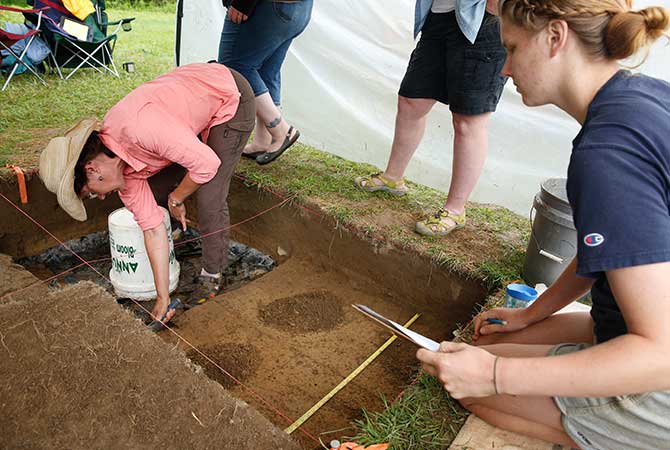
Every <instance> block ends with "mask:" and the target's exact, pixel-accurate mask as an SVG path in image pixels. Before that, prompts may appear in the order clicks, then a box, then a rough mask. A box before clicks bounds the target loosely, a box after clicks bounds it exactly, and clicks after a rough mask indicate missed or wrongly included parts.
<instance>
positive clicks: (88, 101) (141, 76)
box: [0, 5, 175, 166]
mask: <svg viewBox="0 0 670 450" xmlns="http://www.w3.org/2000/svg"><path fill="white" fill-rule="evenodd" d="M12 6H16V7H19V8H25V5H12ZM174 10H175V8H174V6H172V7H169V8H167V7H166V8H163V9H160V10H159V9H154V10H150V9H143V10H139V11H138V10H135V11H131V10H118V9H109V8H108V10H107V12H108V15H109V20H110V21H112V20H118V19H121V18H125V17H135V18H136V19H135V21H133V23H132V24H133V29H132V31H129V32H124V31H119V37H118V40H117V45H116V50H115V51H114V61H115V62H116V65H117V68H118V70H119V74H120V75H121V79H116V78H114V77H113V76H112V75H110V74H101V73H98V72H96V71H95V70H93V69H86V70H81V71H80V72H79V73H75V74H74V75H73V76H72V78H70V79H69V80H67V81H62V80H60V79H59V78H58V75H57V74H56V73H54V74H49V75H47V77H46V80H47V82H48V83H49V85H48V86H44V85H42V84H41V83H40V82H39V81H37V80H36V79H35V77H33V76H32V75H30V74H22V75H19V76H15V77H14V78H13V79H12V81H11V83H10V84H9V87H8V88H7V90H5V91H4V92H0V102H1V104H2V108H0V165H1V166H4V165H5V164H7V163H9V162H12V163H17V164H21V163H25V161H26V158H28V157H29V156H28V155H26V154H25V152H26V151H29V152H30V151H32V150H34V147H35V146H36V144H37V143H46V142H47V141H48V138H49V137H51V136H53V135H57V134H58V133H57V131H58V130H63V131H64V130H65V129H66V127H67V125H68V124H74V123H75V122H77V121H78V120H79V119H81V118H83V117H90V116H95V117H98V118H100V119H102V117H103V116H104V115H105V112H106V111H107V110H108V109H109V108H110V107H111V106H113V105H114V104H115V103H116V102H118V101H119V100H120V99H121V98H122V97H123V96H124V95H126V94H127V93H128V92H130V91H131V90H132V89H134V88H135V87H137V86H139V85H140V84H142V83H144V82H145V81H149V80H151V79H153V78H155V77H156V76H157V75H158V74H160V73H164V72H166V71H168V70H169V69H170V68H171V67H172V66H173V64H174V56H173V55H174V28H175V13H174ZM22 18H23V16H21V15H17V14H11V15H10V14H4V15H0V22H4V21H12V22H17V21H21V19H22ZM125 61H133V62H134V63H135V73H132V74H129V73H126V72H124V71H123V69H122V67H121V64H122V63H123V62H125ZM3 83H4V81H3Z"/></svg>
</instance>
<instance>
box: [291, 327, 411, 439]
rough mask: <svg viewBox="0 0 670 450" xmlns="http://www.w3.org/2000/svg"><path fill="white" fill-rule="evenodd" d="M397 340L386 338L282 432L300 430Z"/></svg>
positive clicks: (395, 337) (393, 337)
mask: <svg viewBox="0 0 670 450" xmlns="http://www.w3.org/2000/svg"><path fill="white" fill-rule="evenodd" d="M419 316H420V314H414V317H412V318H411V319H409V320H408V321H407V323H406V324H405V325H404V326H405V328H407V327H409V326H410V325H412V324H413V323H414V321H416V319H418V318H419ZM397 338H398V336H396V335H393V336H391V337H390V338H388V340H387V341H386V342H384V344H383V345H382V346H381V347H379V348H378V349H377V351H375V352H374V353H373V354H372V355H370V356H369V357H368V359H366V360H365V361H363V363H362V364H361V365H360V366H358V367H357V368H356V369H354V371H353V372H351V373H350V374H349V375H347V377H346V378H345V379H344V380H342V381H341V382H340V384H338V385H337V386H335V387H334V388H333V390H332V391H330V392H329V393H327V394H326V395H325V396H324V397H323V398H322V399H321V400H319V401H318V403H317V404H316V405H314V406H312V407H311V408H310V409H309V410H308V411H307V412H306V413H305V414H303V415H302V417H300V418H299V419H298V420H296V421H295V422H293V423H292V424H291V426H289V427H288V428H286V429H285V430H284V431H285V432H286V433H287V434H291V433H293V432H294V431H295V430H297V429H298V428H300V425H302V424H303V423H305V422H306V421H307V419H309V418H310V417H312V415H313V414H314V413H315V412H317V411H318V410H319V408H321V407H322V406H323V405H324V404H325V403H326V402H327V401H328V400H330V399H331V398H333V397H334V396H335V394H337V393H338V392H339V391H340V390H341V389H342V388H343V387H344V386H346V385H347V384H349V382H350V381H351V380H353V379H354V378H356V376H358V374H360V373H361V372H362V371H363V370H364V369H365V368H366V367H367V366H369V365H370V363H371V362H372V361H374V360H375V358H377V356H379V355H380V354H381V353H382V352H383V351H384V350H386V348H387V347H388V346H389V345H391V344H392V343H393V341H395V340H396V339H397Z"/></svg>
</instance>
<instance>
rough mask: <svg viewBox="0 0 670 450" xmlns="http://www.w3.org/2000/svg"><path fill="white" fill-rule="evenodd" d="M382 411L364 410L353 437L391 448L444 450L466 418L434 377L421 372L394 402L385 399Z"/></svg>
mask: <svg viewBox="0 0 670 450" xmlns="http://www.w3.org/2000/svg"><path fill="white" fill-rule="evenodd" d="M384 406H385V408H384V411H383V412H381V413H375V412H369V411H363V415H364V417H363V419H361V420H358V421H356V422H355V425H356V426H357V427H358V428H359V430H360V431H359V433H358V435H357V436H355V437H354V438H353V439H354V440H355V441H356V442H357V443H359V444H363V445H371V444H378V443H382V442H386V443H389V444H390V447H389V449H390V450H411V449H417V450H419V449H420V450H442V449H445V448H447V447H448V446H449V444H450V443H451V441H452V440H453V439H454V437H456V435H457V434H458V431H459V430H460V428H461V426H462V425H463V423H464V422H465V419H466V418H467V414H466V413H465V410H464V409H463V408H462V407H461V406H460V405H459V404H458V402H456V401H454V400H452V399H451V398H450V397H449V396H448V395H447V394H446V393H445V391H444V389H443V388H442V386H440V385H439V384H438V382H437V380H436V379H435V378H434V377H431V376H426V375H421V376H419V378H418V379H417V381H416V383H415V384H413V385H411V386H408V387H407V388H406V389H405V391H404V392H403V394H402V397H401V398H400V399H399V400H398V401H396V402H394V403H389V402H387V401H384Z"/></svg>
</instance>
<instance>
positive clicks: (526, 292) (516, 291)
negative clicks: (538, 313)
mask: <svg viewBox="0 0 670 450" xmlns="http://www.w3.org/2000/svg"><path fill="white" fill-rule="evenodd" d="M505 289H506V290H507V294H508V295H509V296H510V297H513V298H515V299H517V300H521V301H523V302H531V301H533V300H535V299H536V298H537V291H536V290H535V289H533V288H532V287H530V286H526V285H525V284H517V283H512V284H508V285H507V287H506V288H505Z"/></svg>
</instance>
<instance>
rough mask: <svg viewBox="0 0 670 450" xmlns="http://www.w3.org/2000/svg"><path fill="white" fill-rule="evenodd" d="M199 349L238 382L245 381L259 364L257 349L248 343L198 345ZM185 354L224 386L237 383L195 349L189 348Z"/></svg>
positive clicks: (231, 385) (227, 386) (228, 387)
mask: <svg viewBox="0 0 670 450" xmlns="http://www.w3.org/2000/svg"><path fill="white" fill-rule="evenodd" d="M199 350H200V351H201V352H202V353H204V354H205V355H207V356H208V357H209V358H210V359H211V360H212V361H214V362H216V364H218V365H219V367H221V368H222V369H223V370H225V371H226V372H228V373H229V374H230V375H232V376H233V377H235V378H236V379H237V380H238V381H240V382H244V381H246V380H247V379H248V378H249V377H251V376H252V375H253V374H254V373H256V370H257V369H258V366H259V364H260V359H259V358H260V356H259V354H258V351H257V350H256V348H255V347H254V346H253V345H249V344H233V343H226V344H213V345H205V346H203V347H200V348H199ZM186 356H187V357H188V358H189V359H190V360H191V361H193V362H194V363H196V364H197V365H199V366H201V367H202V368H203V369H204V370H205V374H206V375H207V376H208V377H209V378H210V379H212V380H214V381H216V382H217V383H219V384H220V385H221V386H223V387H224V388H226V389H230V388H232V387H234V386H236V385H237V382H235V380H233V379H232V378H231V377H230V376H228V375H226V374H225V373H224V372H222V371H221V370H220V369H219V368H218V367H216V366H215V365H214V364H212V363H211V362H210V361H208V360H207V359H205V357H204V356H202V355H201V354H200V353H198V352H196V351H195V350H189V351H188V352H187V353H186Z"/></svg>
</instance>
